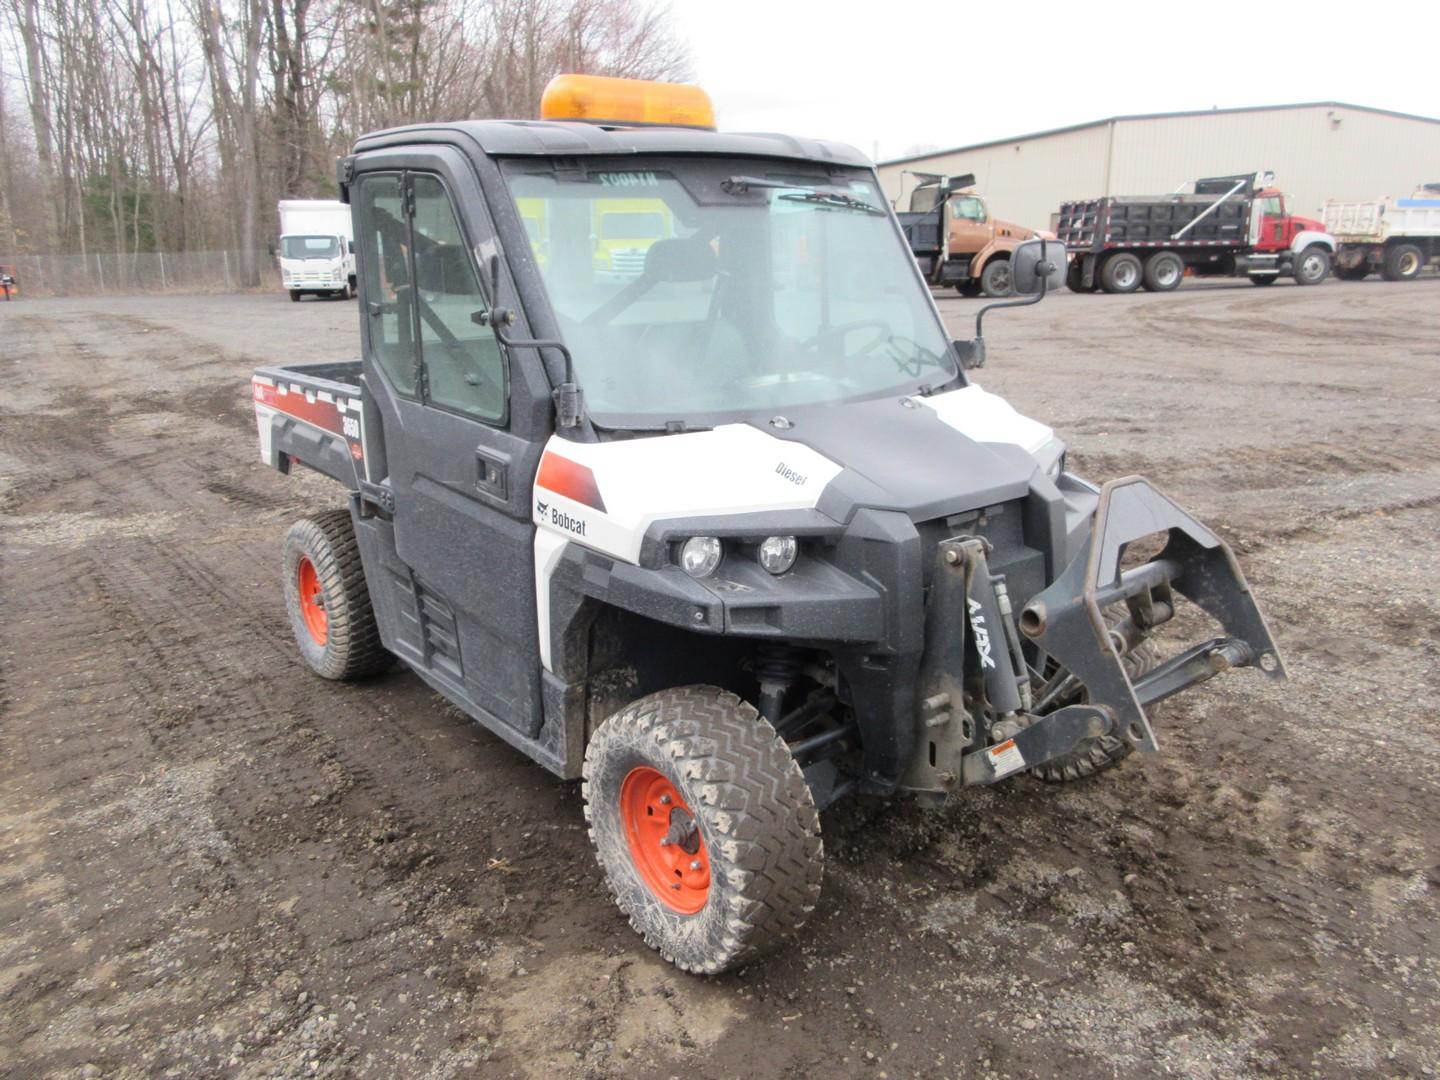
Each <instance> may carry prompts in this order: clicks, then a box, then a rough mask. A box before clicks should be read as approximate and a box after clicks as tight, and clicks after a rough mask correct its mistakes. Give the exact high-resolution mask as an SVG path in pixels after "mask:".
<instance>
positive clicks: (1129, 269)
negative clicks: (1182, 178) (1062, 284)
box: [1056, 172, 1335, 293]
mask: <svg viewBox="0 0 1440 1080" xmlns="http://www.w3.org/2000/svg"><path fill="white" fill-rule="evenodd" d="M1274 183H1275V175H1274V173H1269V172H1258V173H1253V174H1247V175H1243V176H1212V177H1207V178H1205V179H1202V180H1196V181H1195V182H1194V184H1193V185H1188V184H1187V185H1185V186H1187V187H1193V190H1192V191H1190V192H1186V193H1181V192H1178V191H1177V192H1175V193H1172V194H1170V195H1134V196H1126V195H1121V196H1106V197H1104V198H1100V199H1083V200H1079V201H1076V202H1067V203H1064V204H1062V205H1061V207H1060V214H1059V218H1058V223H1057V227H1056V233H1057V235H1058V236H1059V238H1060V240H1062V241H1063V242H1064V243H1065V247H1066V248H1067V250H1069V252H1070V253H1071V260H1070V269H1069V273H1068V276H1067V278H1066V284H1067V285H1069V286H1070V288H1071V289H1073V290H1075V291H1076V292H1093V291H1095V290H1097V289H1101V290H1104V291H1105V292H1109V293H1128V292H1134V291H1135V290H1136V289H1138V288H1140V287H1141V286H1144V287H1145V288H1146V289H1149V290H1150V291H1152V292H1169V291H1170V290H1171V289H1174V288H1178V287H1179V285H1180V281H1181V279H1182V278H1184V276H1185V274H1186V273H1187V272H1188V273H1191V274H1194V275H1196V276H1206V277H1248V278H1249V279H1250V280H1251V282H1253V283H1254V284H1256V285H1273V284H1274V283H1275V281H1276V279H1277V278H1281V277H1293V278H1294V279H1295V283H1296V284H1297V285H1318V284H1319V283H1320V282H1322V281H1324V280H1325V278H1326V277H1327V276H1328V275H1329V273H1330V266H1331V263H1332V261H1333V260H1334V256H1335V238H1334V237H1333V236H1331V235H1330V234H1329V233H1327V232H1326V231H1325V226H1324V225H1322V224H1321V223H1320V222H1318V221H1316V220H1314V219H1313V218H1305V217H1300V216H1299V215H1297V214H1290V213H1287V212H1286V210H1285V196H1284V194H1283V193H1281V191H1280V190H1279V189H1278V188H1276V187H1275V186H1274Z"/></svg>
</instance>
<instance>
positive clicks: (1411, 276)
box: [1383, 244, 1425, 281]
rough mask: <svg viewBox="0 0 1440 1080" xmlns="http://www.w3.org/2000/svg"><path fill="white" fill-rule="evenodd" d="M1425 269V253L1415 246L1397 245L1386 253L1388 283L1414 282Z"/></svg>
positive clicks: (1385, 271)
mask: <svg viewBox="0 0 1440 1080" xmlns="http://www.w3.org/2000/svg"><path fill="white" fill-rule="evenodd" d="M1424 268H1425V253H1424V252H1422V251H1421V250H1420V249H1419V248H1418V247H1416V246H1415V245H1414V244H1396V245H1395V246H1394V247H1392V248H1391V249H1390V250H1389V251H1387V252H1385V269H1384V271H1383V272H1384V275H1385V280H1386V281H1414V280H1415V279H1416V278H1417V277H1419V276H1420V271H1421V270H1423V269H1424Z"/></svg>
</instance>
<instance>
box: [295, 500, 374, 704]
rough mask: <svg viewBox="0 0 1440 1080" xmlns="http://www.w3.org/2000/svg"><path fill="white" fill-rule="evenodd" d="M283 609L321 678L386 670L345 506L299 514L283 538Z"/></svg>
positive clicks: (346, 677)
mask: <svg viewBox="0 0 1440 1080" xmlns="http://www.w3.org/2000/svg"><path fill="white" fill-rule="evenodd" d="M285 607H286V609H287V610H288V611H289V613H290V628H291V630H292V631H294V634H295V641H296V643H297V644H298V645H299V646H300V654H301V655H302V656H303V657H304V658H305V662H306V663H307V664H309V665H310V669H311V670H312V671H314V672H315V674H317V675H319V676H321V677H322V678H325V679H342V680H349V679H358V678H362V677H363V676H366V675H374V674H377V673H378V672H381V671H384V670H385V669H386V668H388V667H389V666H390V664H391V662H392V660H393V657H392V656H391V655H390V653H389V652H387V651H386V649H385V646H384V645H382V644H381V642H380V630H379V627H377V626H376V624H375V612H374V609H373V608H371V606H370V590H369V588H368V587H367V585H366V584H365V571H364V568H363V567H362V566H361V564H360V546H359V544H358V542H357V541H356V539H355V527H354V525H353V524H352V523H351V520H350V511H349V510H327V511H326V512H325V513H323V514H316V515H315V516H314V517H308V518H302V519H301V520H299V521H297V522H296V523H295V524H294V525H292V526H291V527H290V532H289V533H288V534H286V536H285Z"/></svg>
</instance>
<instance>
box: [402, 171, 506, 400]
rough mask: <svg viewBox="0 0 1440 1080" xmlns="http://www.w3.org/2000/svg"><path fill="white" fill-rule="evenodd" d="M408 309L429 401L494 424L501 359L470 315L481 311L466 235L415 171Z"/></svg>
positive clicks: (445, 200)
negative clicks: (414, 320)
mask: <svg viewBox="0 0 1440 1080" xmlns="http://www.w3.org/2000/svg"><path fill="white" fill-rule="evenodd" d="M411 182H412V183H413V184H414V191H415V204H414V205H415V215H414V220H413V222H412V229H413V236H414V252H415V309H416V313H417V315H418V316H419V326H420V352H421V356H422V359H423V361H424V364H425V381H426V391H427V393H426V398H427V400H428V401H429V402H431V403H433V404H435V405H440V406H443V407H445V408H448V409H454V410H456V411H458V412H462V413H465V414H466V415H468V416H473V417H475V418H476V419H477V420H484V421H487V422H495V421H499V420H502V419H503V418H504V416H505V402H506V398H507V393H506V370H505V357H504V355H503V354H502V353H501V351H500V343H499V342H498V341H497V340H496V339H495V335H494V333H493V332H492V331H491V330H490V329H489V328H488V327H485V326H480V325H478V324H477V323H476V322H475V321H474V319H473V318H472V316H474V315H476V314H478V313H481V312H483V311H485V310H486V308H485V300H484V297H483V296H482V295H481V293H480V282H479V279H478V278H477V276H476V274H475V265H474V263H473V262H472V260H471V258H470V253H469V251H468V250H467V248H466V244H465V236H464V234H463V233H462V232H461V231H460V223H459V221H458V220H457V219H456V217H455V209H454V207H453V206H452V205H451V204H450V196H449V195H448V194H447V192H446V191H445V187H444V185H443V184H441V183H440V181H439V179H437V178H436V177H433V176H424V175H416V176H414V177H413V178H412V181H411Z"/></svg>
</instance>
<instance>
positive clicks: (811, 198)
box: [776, 191, 885, 217]
mask: <svg viewBox="0 0 1440 1080" xmlns="http://www.w3.org/2000/svg"><path fill="white" fill-rule="evenodd" d="M776 197H777V198H780V199H788V200H789V201H790V202H807V203H820V204H824V205H826V206H843V207H844V208H845V209H846V210H859V211H860V212H861V213H864V214H879V215H881V216H882V217H883V216H884V214H885V211H884V210H881V209H880V208H879V207H878V206H871V205H870V204H869V203H868V202H866V201H865V200H864V199H857V198H855V196H853V195H843V194H841V193H840V192H838V191H806V192H799V191H792V192H790V193H789V194H786V195H779V196H776Z"/></svg>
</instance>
